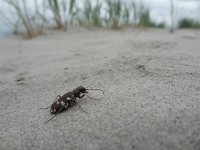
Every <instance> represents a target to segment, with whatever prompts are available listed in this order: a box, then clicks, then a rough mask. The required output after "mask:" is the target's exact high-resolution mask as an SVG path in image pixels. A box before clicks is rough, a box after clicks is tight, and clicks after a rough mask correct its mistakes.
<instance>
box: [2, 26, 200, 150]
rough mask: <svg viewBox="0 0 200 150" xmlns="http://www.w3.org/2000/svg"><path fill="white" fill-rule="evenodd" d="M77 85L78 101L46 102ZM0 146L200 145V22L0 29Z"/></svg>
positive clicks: (187, 149)
mask: <svg viewBox="0 0 200 150" xmlns="http://www.w3.org/2000/svg"><path fill="white" fill-rule="evenodd" d="M79 85H83V86H85V87H93V88H101V89H104V90H105V91H106V93H105V96H103V95H102V93H101V92H97V91H91V92H90V94H89V95H90V96H92V97H94V98H102V100H101V101H94V100H91V99H89V98H87V97H85V98H83V99H81V100H79V101H78V103H79V104H80V105H81V107H82V108H83V109H84V110H85V111H87V113H88V114H86V113H84V112H83V111H81V110H80V109H79V107H77V106H74V107H73V108H71V109H70V110H68V111H66V112H63V113H62V114H60V115H58V116H57V117H56V118H55V119H53V120H51V121H50V122H49V123H47V124H44V122H45V121H46V120H47V119H49V118H50V117H51V116H52V115H51V114H50V113H49V112H48V111H46V110H40V109H39V108H40V107H46V106H49V105H51V103H52V102H53V99H54V98H55V97H56V96H57V95H58V94H61V95H62V94H64V93H66V92H67V91H71V90H72V89H74V88H76V87H77V86H79ZM0 149H1V150H8V149H17V150H21V149H28V150H30V149H33V150H35V149H45V150H61V149H69V150H73V149H81V150H94V149H95V150H100V149H101V150H103V149H107V150H117V149H126V150H130V149H136V150H147V149H148V150H193V149H194V150H200V31H192V30H184V31H178V32H176V34H169V33H168V31H165V30H153V29H145V30H138V29H134V30H131V29H126V30H122V31H110V30H100V29H98V30H97V29H94V30H89V31H87V30H85V29H81V28H80V29H70V30H69V31H68V32H67V33H64V32H52V33H49V34H48V35H46V36H41V37H37V38H35V39H33V40H20V39H19V38H16V37H9V38H1V39H0Z"/></svg>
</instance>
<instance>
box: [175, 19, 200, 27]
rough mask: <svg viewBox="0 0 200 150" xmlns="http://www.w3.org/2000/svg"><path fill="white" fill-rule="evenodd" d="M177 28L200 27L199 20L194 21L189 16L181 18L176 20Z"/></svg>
mask: <svg viewBox="0 0 200 150" xmlns="http://www.w3.org/2000/svg"><path fill="white" fill-rule="evenodd" d="M178 27H179V28H200V22H196V21H194V20H192V19H189V18H183V19H181V20H180V21H179V22H178Z"/></svg>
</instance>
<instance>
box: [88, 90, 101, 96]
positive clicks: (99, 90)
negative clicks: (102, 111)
mask: <svg viewBox="0 0 200 150" xmlns="http://www.w3.org/2000/svg"><path fill="white" fill-rule="evenodd" d="M86 90H98V91H101V92H102V93H103V95H105V92H104V91H103V90H101V89H86Z"/></svg>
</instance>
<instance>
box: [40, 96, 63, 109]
mask: <svg viewBox="0 0 200 150" xmlns="http://www.w3.org/2000/svg"><path fill="white" fill-rule="evenodd" d="M58 97H59V98H60V97H61V96H60V95H58V96H57V97H56V98H55V100H54V102H55V101H56V100H57V99H58ZM54 102H53V103H54ZM50 107H51V106H48V107H46V108H40V109H48V108H50Z"/></svg>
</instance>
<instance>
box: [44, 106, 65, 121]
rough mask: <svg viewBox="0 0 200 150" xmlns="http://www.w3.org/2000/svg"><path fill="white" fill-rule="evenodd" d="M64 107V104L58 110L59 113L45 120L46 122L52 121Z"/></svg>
mask: <svg viewBox="0 0 200 150" xmlns="http://www.w3.org/2000/svg"><path fill="white" fill-rule="evenodd" d="M64 108H65V105H63V106H62V107H61V108H60V109H59V110H58V111H57V113H56V114H55V115H54V116H53V117H51V118H50V119H49V120H47V121H45V122H44V123H47V122H49V121H51V120H52V119H53V118H54V117H56V116H57V114H59V113H60V112H61V111H62V110H63V109H64Z"/></svg>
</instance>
